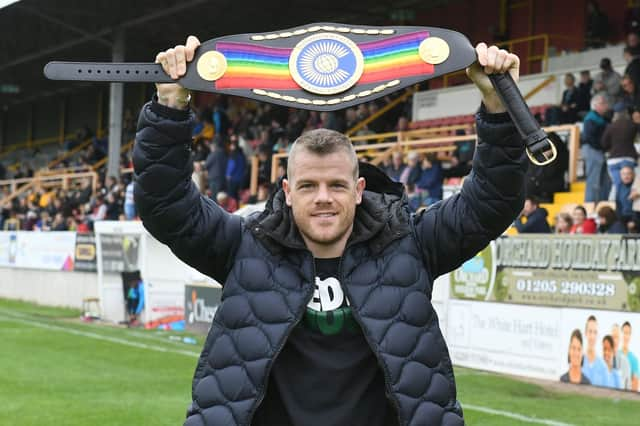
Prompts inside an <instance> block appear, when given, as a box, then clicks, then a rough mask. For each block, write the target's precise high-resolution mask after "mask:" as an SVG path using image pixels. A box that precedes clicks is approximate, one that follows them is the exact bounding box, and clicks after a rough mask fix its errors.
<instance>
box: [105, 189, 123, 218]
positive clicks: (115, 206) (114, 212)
mask: <svg viewBox="0 0 640 426" xmlns="http://www.w3.org/2000/svg"><path fill="white" fill-rule="evenodd" d="M106 207H107V212H106V214H105V219H106V220H118V219H119V218H120V203H119V202H118V199H117V197H116V195H115V194H113V193H112V192H110V193H108V194H107V197H106Z"/></svg>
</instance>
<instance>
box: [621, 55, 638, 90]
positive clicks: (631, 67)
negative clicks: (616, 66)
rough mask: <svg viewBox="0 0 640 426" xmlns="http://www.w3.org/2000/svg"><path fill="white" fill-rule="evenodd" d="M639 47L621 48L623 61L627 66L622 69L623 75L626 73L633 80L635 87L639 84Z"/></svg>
mask: <svg viewBox="0 0 640 426" xmlns="http://www.w3.org/2000/svg"><path fill="white" fill-rule="evenodd" d="M639 53H640V49H638V48H637V47H635V48H634V47H629V46H627V47H625V48H624V50H623V57H624V61H625V62H626V63H627V67H626V68H625V69H624V75H628V76H629V77H631V80H633V83H634V84H635V85H636V87H638V86H640V55H639Z"/></svg>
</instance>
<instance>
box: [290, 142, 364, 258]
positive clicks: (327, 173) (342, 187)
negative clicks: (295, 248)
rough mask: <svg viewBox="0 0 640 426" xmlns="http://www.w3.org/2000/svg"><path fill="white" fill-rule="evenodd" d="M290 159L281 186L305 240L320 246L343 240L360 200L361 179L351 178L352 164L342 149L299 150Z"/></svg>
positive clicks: (351, 223)
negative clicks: (288, 169)
mask: <svg viewBox="0 0 640 426" xmlns="http://www.w3.org/2000/svg"><path fill="white" fill-rule="evenodd" d="M293 160H294V161H295V164H290V167H291V169H290V171H291V176H289V179H285V180H284V181H283V189H284V192H285V195H286V202H287V205H288V206H290V207H291V210H292V211H293V217H294V220H295V222H296V225H297V226H298V229H299V230H300V233H301V234H302V236H303V237H304V238H305V242H307V245H309V243H312V244H315V245H318V246H322V247H324V248H330V247H331V246H333V245H335V244H337V243H343V242H345V241H346V240H347V238H348V237H349V235H350V234H351V230H352V228H353V218H354V216H355V211H356V206H357V205H358V204H360V203H361V202H362V193H363V192H364V187H365V181H364V179H363V178H359V179H357V180H356V179H355V178H354V176H353V170H354V164H353V162H352V161H351V159H350V158H349V156H348V154H347V153H346V152H345V151H342V150H340V151H337V152H334V153H330V154H326V155H317V154H314V153H312V152H309V151H307V150H305V149H300V150H299V151H297V152H296V154H295V157H294V158H293Z"/></svg>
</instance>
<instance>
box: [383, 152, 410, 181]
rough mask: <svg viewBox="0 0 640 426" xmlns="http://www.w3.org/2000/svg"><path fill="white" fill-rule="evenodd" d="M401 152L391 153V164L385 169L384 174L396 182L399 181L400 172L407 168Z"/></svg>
mask: <svg viewBox="0 0 640 426" xmlns="http://www.w3.org/2000/svg"><path fill="white" fill-rule="evenodd" d="M403 157H404V156H403V154H402V151H393V154H391V164H390V165H389V166H388V167H386V168H385V172H386V173H387V176H389V177H390V178H391V179H393V180H394V181H396V182H399V181H400V176H402V172H404V169H406V168H407V165H406V164H405V163H404V159H403Z"/></svg>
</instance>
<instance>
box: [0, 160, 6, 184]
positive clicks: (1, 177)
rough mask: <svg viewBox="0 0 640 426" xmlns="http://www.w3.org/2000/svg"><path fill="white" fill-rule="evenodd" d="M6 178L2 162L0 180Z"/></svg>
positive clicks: (0, 164) (0, 163)
mask: <svg viewBox="0 0 640 426" xmlns="http://www.w3.org/2000/svg"><path fill="white" fill-rule="evenodd" d="M6 178H7V169H6V168H5V167H4V165H3V164H2V162H0V180H4V179H6Z"/></svg>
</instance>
